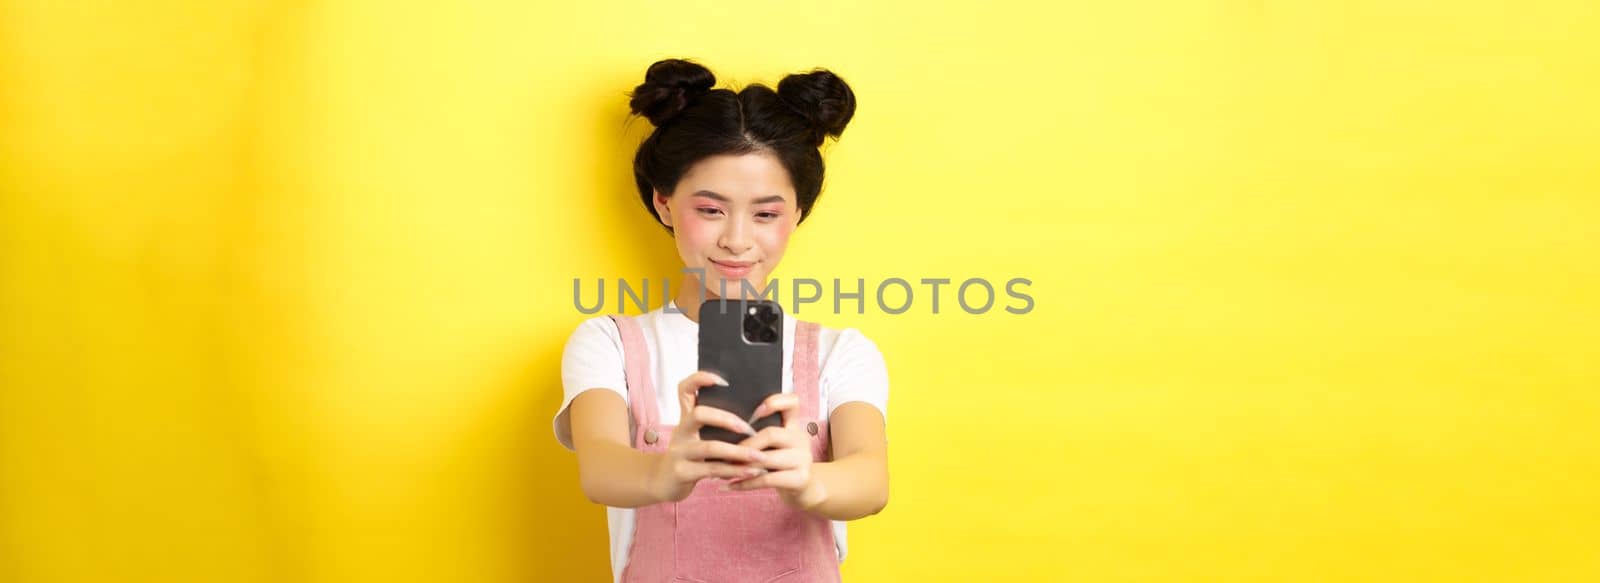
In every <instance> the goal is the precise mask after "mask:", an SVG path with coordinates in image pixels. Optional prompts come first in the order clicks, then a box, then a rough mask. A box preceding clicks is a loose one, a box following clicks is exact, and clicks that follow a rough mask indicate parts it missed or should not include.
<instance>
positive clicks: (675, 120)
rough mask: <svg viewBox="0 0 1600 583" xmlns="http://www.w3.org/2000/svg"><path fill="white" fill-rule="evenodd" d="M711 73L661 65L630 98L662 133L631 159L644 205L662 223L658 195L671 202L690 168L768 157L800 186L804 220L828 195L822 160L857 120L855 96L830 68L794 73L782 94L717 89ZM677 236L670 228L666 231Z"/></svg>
mask: <svg viewBox="0 0 1600 583" xmlns="http://www.w3.org/2000/svg"><path fill="white" fill-rule="evenodd" d="M716 82H717V78H716V76H714V75H712V74H711V70H710V69H707V68H705V67H704V66H702V65H700V64H698V63H694V62H691V61H688V60H685V59H665V60H661V61H656V62H655V63H654V64H651V65H650V69H649V70H648V71H646V72H645V76H644V83H641V84H639V86H638V87H636V88H634V90H633V92H632V93H631V94H629V96H630V99H629V101H628V106H629V108H630V109H631V110H632V112H633V114H634V115H639V116H642V117H645V118H647V119H649V120H650V123H652V124H654V125H655V126H656V129H655V131H653V132H651V133H650V137H648V138H645V140H644V141H643V142H641V143H640V144H639V151H638V153H636V154H635V155H634V157H633V177H634V181H635V182H636V183H637V184H638V186H639V198H640V200H642V201H643V202H644V206H645V208H646V209H648V210H649V211H650V214H651V215H654V216H655V217H656V220H657V221H660V220H661V216H660V215H659V214H657V213H656V209H655V205H654V204H653V203H652V200H651V199H652V198H653V195H654V191H655V190H660V191H661V192H663V193H666V194H668V195H670V194H671V193H672V191H673V190H674V189H676V187H677V184H678V180H679V179H681V178H683V175H684V173H686V172H688V170H689V167H690V166H692V165H694V163H696V162H699V161H700V160H703V159H705V158H708V157H711V156H716V155H722V154H731V155H739V154H750V153H757V152H765V153H770V154H772V155H773V156H774V157H776V158H777V159H778V162H779V163H780V164H782V165H783V167H784V169H785V170H788V172H789V177H790V179H791V180H793V181H794V192H795V196H796V199H797V200H796V202H797V203H798V205H799V207H800V221H801V222H804V221H805V220H806V218H807V217H810V216H811V206H812V205H813V204H815V203H816V201H817V195H818V194H820V193H821V192H822V175H823V164H822V153H821V152H820V151H818V148H820V147H821V146H822V142H823V140H824V139H826V138H827V137H828V136H833V137H834V139H838V137H839V135H840V134H842V133H844V126H845V124H847V123H850V117H851V116H853V115H855V111H856V95H855V93H854V92H853V91H851V90H850V86H849V85H847V84H845V82H844V79H840V78H839V76H838V75H835V74H833V72H831V71H828V70H827V69H813V70H811V71H809V72H805V73H795V74H792V75H789V76H787V77H784V78H783V80H782V81H779V82H778V88H777V90H773V89H772V88H770V87H767V86H765V85H762V84H759V83H752V84H749V85H746V86H745V87H744V88H743V89H740V90H739V91H738V92H737V93H735V92H734V91H733V90H731V89H712V87H713V86H715V85H716ZM667 230H668V231H671V230H672V228H671V227H667Z"/></svg>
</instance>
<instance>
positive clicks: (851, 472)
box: [807, 401, 889, 520]
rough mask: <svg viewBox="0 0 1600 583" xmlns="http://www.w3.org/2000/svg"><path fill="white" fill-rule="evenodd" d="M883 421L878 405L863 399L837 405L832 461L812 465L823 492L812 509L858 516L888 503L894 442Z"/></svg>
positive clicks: (831, 418) (825, 513)
mask: <svg viewBox="0 0 1600 583" xmlns="http://www.w3.org/2000/svg"><path fill="white" fill-rule="evenodd" d="M883 426H884V421H883V414H882V413H879V412H878V408H877V407H873V406H872V405H868V404H866V403H863V402H860V401H853V402H849V403H845V404H843V405H839V407H838V408H835V409H834V410H833V414H832V415H830V416H829V417H828V427H829V431H830V433H831V434H832V435H831V437H830V439H831V440H832V441H833V461H831V462H822V463H818V464H814V465H813V466H812V471H811V473H812V476H811V479H812V480H813V481H814V482H816V483H817V484H818V487H819V488H820V489H821V490H822V491H823V495H822V496H821V501H820V502H816V503H815V504H814V505H813V506H810V507H809V508H807V510H808V511H810V512H811V513H813V514H817V515H821V516H825V517H828V518H830V519H832V520H855V519H857V518H863V517H867V516H871V515H873V514H877V513H878V512H879V511H882V510H883V507H884V506H887V505H888V504H889V442H888V440H887V438H886V437H885V436H884V428H883Z"/></svg>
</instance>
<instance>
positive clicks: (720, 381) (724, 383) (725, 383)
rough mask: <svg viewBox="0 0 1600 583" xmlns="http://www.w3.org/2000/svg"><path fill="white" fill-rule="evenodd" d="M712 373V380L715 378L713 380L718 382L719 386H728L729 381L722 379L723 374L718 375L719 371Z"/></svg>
mask: <svg viewBox="0 0 1600 583" xmlns="http://www.w3.org/2000/svg"><path fill="white" fill-rule="evenodd" d="M710 374H711V378H712V380H713V381H714V382H715V383H716V384H717V385H718V386H723V387H726V386H728V381H725V380H723V379H722V377H721V376H718V375H717V373H710Z"/></svg>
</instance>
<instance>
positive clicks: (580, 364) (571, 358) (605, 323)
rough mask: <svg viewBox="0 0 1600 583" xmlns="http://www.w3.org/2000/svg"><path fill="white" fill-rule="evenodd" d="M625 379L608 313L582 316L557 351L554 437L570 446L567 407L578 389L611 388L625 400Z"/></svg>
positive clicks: (619, 342)
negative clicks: (558, 390)
mask: <svg viewBox="0 0 1600 583" xmlns="http://www.w3.org/2000/svg"><path fill="white" fill-rule="evenodd" d="M627 383H628V381H627V375H626V373H625V372H624V363H623V357H622V334H621V333H620V332H618V331H617V323H616V322H613V321H611V318H610V317H608V316H597V317H594V318H590V319H588V320H584V321H583V323H581V324H578V328H577V329H576V330H574V331H573V332H572V335H571V336H569V337H567V346H566V348H565V349H563V350H562V352H561V408H560V409H557V410H556V417H555V420H554V422H553V424H554V426H555V432H556V441H559V442H561V446H562V447H565V448H567V449H568V450H571V449H572V424H571V421H570V420H569V419H568V417H569V416H568V415H567V407H569V406H571V405H572V399H574V398H576V397H577V396H578V394H579V393H582V392H584V391H587V390H590V389H604V390H610V391H615V392H616V393H617V394H618V395H621V396H622V402H623V403H627V402H628V384H627Z"/></svg>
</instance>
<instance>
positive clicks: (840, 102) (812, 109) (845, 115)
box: [778, 69, 856, 146]
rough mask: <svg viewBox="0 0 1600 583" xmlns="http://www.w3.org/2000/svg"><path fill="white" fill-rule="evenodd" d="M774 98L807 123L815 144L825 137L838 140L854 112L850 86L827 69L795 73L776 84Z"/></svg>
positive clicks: (853, 97) (853, 98)
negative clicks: (786, 105) (779, 98)
mask: <svg viewBox="0 0 1600 583" xmlns="http://www.w3.org/2000/svg"><path fill="white" fill-rule="evenodd" d="M778 96H779V97H781V98H783V100H784V102H786V103H788V104H789V106H790V107H793V108H794V109H796V110H798V111H799V112H800V113H801V114H802V115H804V116H805V117H806V119H808V120H810V121H811V126H812V128H813V129H814V130H815V137H814V140H813V141H814V142H815V145H817V146H821V145H822V140H823V139H824V138H826V137H827V136H833V137H835V138H838V137H839V135H840V134H842V133H844V126H845V124H848V123H850V117H851V116H853V115H855V113H856V94H855V92H854V91H851V90H850V85H848V84H846V83H845V82H844V79H840V78H839V76H838V75H835V74H833V72H832V71H829V70H827V69H813V70H812V71H811V72H809V73H795V74H793V75H789V76H788V77H784V78H783V80H782V81H779V82H778Z"/></svg>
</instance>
